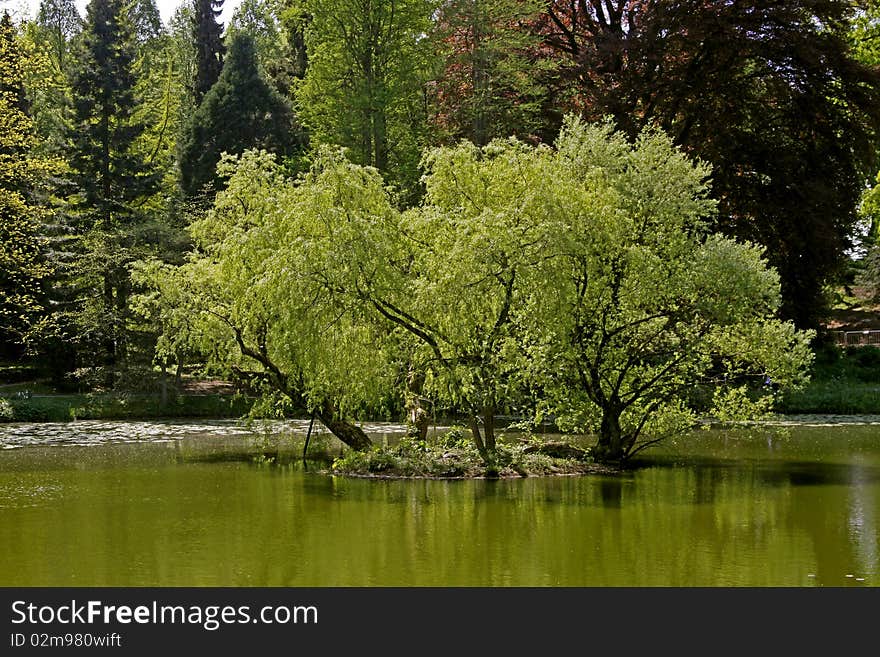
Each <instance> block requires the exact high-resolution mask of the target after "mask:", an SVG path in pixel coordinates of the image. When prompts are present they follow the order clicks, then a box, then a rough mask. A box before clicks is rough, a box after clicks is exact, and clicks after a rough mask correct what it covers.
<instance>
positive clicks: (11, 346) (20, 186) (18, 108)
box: [0, 13, 60, 356]
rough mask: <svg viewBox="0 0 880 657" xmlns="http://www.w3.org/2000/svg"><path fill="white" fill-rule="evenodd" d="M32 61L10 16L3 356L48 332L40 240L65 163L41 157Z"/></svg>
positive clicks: (0, 193)
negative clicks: (30, 87) (53, 184)
mask: <svg viewBox="0 0 880 657" xmlns="http://www.w3.org/2000/svg"><path fill="white" fill-rule="evenodd" d="M29 66H30V61H29V57H28V55H27V53H26V52H22V50H21V49H20V47H19V39H18V36H17V35H16V32H15V28H14V26H13V25H12V21H11V19H10V17H9V14H6V13H4V15H3V18H2V21H0V80H2V82H0V351H2V352H3V353H5V354H6V355H7V356H20V355H21V352H22V350H23V349H24V348H25V347H26V346H32V343H33V342H34V341H35V340H36V339H37V335H38V334H39V333H40V330H41V329H42V328H43V322H44V321H45V319H46V315H47V310H46V308H45V305H46V298H45V290H44V287H45V282H46V280H47V279H48V277H49V275H50V274H51V269H52V268H51V265H50V264H49V263H48V261H47V257H46V250H47V249H46V244H45V242H44V240H43V238H42V235H41V222H42V220H43V218H44V216H45V213H46V210H45V207H44V206H43V205H42V203H41V202H40V199H41V197H44V195H43V194H42V191H43V190H44V189H45V188H46V185H47V181H48V178H49V177H50V176H51V175H53V174H54V173H56V172H58V171H59V170H60V163H59V162H58V161H57V160H55V159H52V158H46V157H40V156H39V155H37V153H36V152H35V151H36V145H37V140H36V137H35V135H34V132H33V122H32V120H31V118H30V116H28V114H27V113H26V111H25V109H26V107H27V101H26V98H25V90H24V82H25V71H26V70H27V69H28V67H29Z"/></svg>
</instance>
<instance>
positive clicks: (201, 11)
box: [193, 0, 226, 105]
mask: <svg viewBox="0 0 880 657" xmlns="http://www.w3.org/2000/svg"><path fill="white" fill-rule="evenodd" d="M193 3H194V4H193V39H194V41H195V44H196V51H197V58H196V77H195V81H194V85H193V95H194V96H195V102H196V105H198V104H199V103H201V102H202V99H203V98H204V97H205V94H206V93H208V90H209V89H210V88H211V87H212V86H214V83H216V82H217V79H218V78H219V77H220V71H221V70H223V57H224V55H225V53H226V48H225V47H224V45H223V25H222V24H221V23H218V22H217V19H218V18H219V17H220V13H221V12H222V11H223V0H193Z"/></svg>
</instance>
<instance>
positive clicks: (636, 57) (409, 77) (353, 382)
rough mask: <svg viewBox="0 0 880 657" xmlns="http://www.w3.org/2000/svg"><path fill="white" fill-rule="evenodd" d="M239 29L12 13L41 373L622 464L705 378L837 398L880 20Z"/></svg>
mask: <svg viewBox="0 0 880 657" xmlns="http://www.w3.org/2000/svg"><path fill="white" fill-rule="evenodd" d="M221 8H222V0H221V1H220V2H217V1H216V0H193V1H192V2H190V1H189V0H185V1H184V2H183V3H182V4H181V6H180V7H179V8H178V9H177V11H176V13H175V14H174V17H173V18H172V19H171V21H170V22H169V24H167V25H164V24H163V23H162V21H161V20H160V17H159V12H158V10H157V8H156V5H155V3H154V2H153V0H133V1H131V2H129V1H126V0H92V1H91V2H90V3H89V5H88V7H87V10H86V15H85V16H80V15H79V14H78V12H77V10H76V7H75V5H74V2H73V0H43V1H42V3H41V5H40V9H39V13H38V15H37V16H36V18H35V19H33V20H30V19H28V20H16V18H15V17H14V16H10V14H9V13H6V14H4V16H3V18H2V23H0V69H2V71H0V85H2V86H0V140H2V142H0V259H2V263H3V266H2V270H0V359H2V360H3V361H5V362H6V363H9V364H15V365H17V366H20V365H22V364H24V365H27V366H28V367H29V368H31V370H32V371H35V372H37V373H39V374H40V375H41V376H46V377H50V378H51V379H52V381H53V382H54V384H55V385H56V386H59V387H64V386H68V387H72V388H77V389H84V388H85V389H92V390H94V389H105V390H112V389H116V388H120V387H124V386H131V385H133V383H132V382H133V381H134V382H136V383H137V382H139V383H140V384H141V385H147V382H148V381H149V380H150V376H153V375H155V374H156V372H158V371H161V372H162V374H163V375H164V373H165V372H173V371H180V369H181V368H182V367H184V366H185V365H187V364H189V363H200V364H203V365H204V366H205V367H207V368H213V370H212V371H213V373H215V374H220V375H222V376H223V377H226V378H234V379H235V380H236V381H238V382H240V383H241V384H242V385H246V386H250V387H251V388H253V389H261V390H263V391H270V392H267V395H266V397H265V403H266V404H267V405H272V404H277V405H278V408H281V409H284V408H299V409H307V410H309V411H312V412H315V413H316V414H317V415H318V416H319V417H321V419H322V420H323V421H324V422H325V423H326V424H328V426H331V425H334V423H335V424H336V425H338V426H336V427H335V432H336V433H337V435H340V436H341V437H343V439H344V440H345V442H347V443H348V444H350V445H352V446H355V447H359V448H362V447H363V446H364V444H365V443H364V440H366V437H365V436H363V435H361V434H358V433H357V431H355V430H356V427H354V426H353V425H350V424H348V423H346V422H344V420H343V418H344V417H346V416H347V415H351V414H357V413H372V414H376V413H385V414H392V415H393V414H394V413H398V412H402V410H403V409H404V408H405V409H407V411H408V412H409V413H410V416H411V419H412V421H413V423H414V424H416V425H418V424H419V423H420V422H423V417H424V412H425V411H424V409H423V408H421V403H422V402H423V401H425V400H431V403H442V404H445V405H446V407H448V408H454V409H457V410H459V411H463V412H466V413H467V415H468V416H469V417H471V418H472V420H473V422H472V429H473V433H474V438H475V441H476V443H477V446H478V447H479V449H480V451H481V452H482V453H484V454H491V452H492V450H493V449H494V436H493V432H492V421H491V418H492V417H493V415H494V414H496V413H498V412H502V411H520V410H522V409H528V410H529V411H530V412H531V413H532V414H533V415H534V414H536V415H537V416H540V415H541V414H542V413H546V414H549V415H552V416H553V417H555V418H557V420H558V421H559V422H560V423H561V424H562V425H563V426H566V427H568V428H571V429H573V430H592V431H596V432H597V433H600V434H601V435H602V436H603V437H604V439H605V443H604V447H603V449H607V450H608V452H609V453H610V454H611V455H612V456H613V457H618V458H619V457H620V456H621V455H628V454H630V453H632V452H633V451H634V450H636V449H638V446H637V445H638V444H640V443H638V442H637V440H638V439H640V437H644V436H647V437H648V438H647V441H648V442H650V436H652V435H661V434H663V433H664V431H666V430H667V429H668V428H669V427H670V426H678V425H679V424H681V423H686V421H688V420H689V419H691V418H692V412H695V409H697V408H698V407H699V406H700V404H701V403H704V402H705V400H702V399H695V398H694V396H695V395H697V393H695V392H694V391H695V387H694V383H695V382H704V383H707V384H708V383H718V382H724V383H728V382H732V383H736V384H737V385H739V384H744V382H745V384H748V385H749V386H751V387H749V390H752V389H754V388H755V387H756V386H755V385H754V382H755V381H758V382H759V383H762V384H765V387H766V388H768V389H772V387H774V386H776V385H778V384H781V383H785V382H796V381H797V380H799V379H801V378H802V374H803V372H802V370H803V368H804V366H805V364H806V363H808V361H809V355H808V350H807V348H806V340H807V339H808V338H809V337H810V334H809V333H808V332H806V330H808V329H813V328H816V327H817V326H818V322H819V321H820V319H821V318H822V317H823V315H824V313H825V311H826V310H827V307H828V304H829V302H830V298H831V297H830V290H832V289H834V288H835V287H836V286H838V285H840V284H842V283H847V282H851V277H852V275H853V271H854V265H855V268H856V269H858V268H859V267H861V269H862V270H863V272H862V273H861V274H860V276H861V277H862V279H861V280H862V282H864V283H865V284H866V285H867V286H868V287H870V286H871V285H873V286H874V289H880V273H878V272H880V266H878V265H877V263H878V262H880V255H878V253H880V251H878V248H877V247H876V246H875V242H876V241H877V239H878V231H880V227H878V219H880V200H878V199H880V191H878V190H877V189H875V188H874V185H875V184H876V182H877V175H878V170H880V158H878V154H880V153H878V146H880V133H878V128H880V2H877V1H876V0H865V1H861V2H849V1H843V0H791V1H786V2H776V1H770V0H759V1H756V2H732V1H729V0H683V1H680V2H679V1H660V0H601V1H600V0H595V1H592V0H589V1H588V0H581V1H577V2H575V1H568V0H565V1H554V0H493V1H491V2H490V1H484V0H244V1H243V2H242V4H241V5H240V6H239V7H238V9H237V10H236V12H235V14H234V16H233V17H232V20H231V22H230V24H229V25H228V26H224V25H221V24H220V23H219V22H218V17H219V15H220V10H221ZM340 149H341V150H340ZM573 218H575V219H573ZM579 222H580V223H579ZM707 290H711V291H712V294H707V293H706V291H707ZM713 295H714V296H713ZM548 318H549V320H548ZM539 319H540V321H538V320H539ZM795 328H797V329H800V330H803V331H796V330H795ZM756 345H757V347H756ZM560 373H563V374H560ZM136 383H135V384H136ZM758 387H760V386H758ZM745 390H746V387H732V388H730V389H729V390H727V391H726V392H724V393H719V394H716V399H715V401H718V402H724V403H723V404H722V406H724V407H725V408H731V409H736V408H738V407H743V406H747V405H749V404H759V405H760V400H758V401H756V400H755V399H754V398H753V397H754V395H752V396H751V397H749V396H748V395H747V394H746V393H745V392H744V391H745ZM701 394H702V393H701ZM705 394H707V395H709V396H711V392H709V393H705ZM273 395H275V396H273ZM277 395H281V397H282V398H283V401H280V399H281V398H279V397H277ZM719 395H720V396H719ZM697 396H699V395H697ZM747 397H748V398H747ZM340 423H341V424H340ZM331 428H333V427H332V426H331ZM641 444H647V443H641Z"/></svg>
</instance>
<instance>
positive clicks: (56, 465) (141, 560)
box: [0, 422, 880, 586]
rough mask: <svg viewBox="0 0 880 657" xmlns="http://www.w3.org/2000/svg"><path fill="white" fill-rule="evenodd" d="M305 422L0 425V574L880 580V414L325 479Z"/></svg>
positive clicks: (292, 579) (360, 580)
mask: <svg viewBox="0 0 880 657" xmlns="http://www.w3.org/2000/svg"><path fill="white" fill-rule="evenodd" d="M303 430H304V425H303V424H302V423H297V424H295V425H276V426H273V427H270V428H268V429H267V430H266V431H264V432H263V434H262V435H254V434H253V433H252V432H251V430H249V429H247V428H244V427H240V426H238V425H235V424H232V423H214V424H193V425H186V424H170V423H169V424H163V423H89V422H81V423H77V424H73V425H30V426H27V425H6V426H3V425H0V555H2V558H0V585H2V586H68V585H69V586H877V585H878V584H880V424H870V423H868V424H866V423H864V422H862V423H860V424H846V423H845V424H834V425H830V426H818V425H817V424H816V423H815V422H814V423H813V424H812V425H809V426H796V427H793V428H790V429H789V430H788V434H787V435H784V434H780V433H779V430H778V429H776V428H764V429H760V430H752V431H745V430H737V431H724V432H719V431H713V432H706V431H700V432H696V434H695V435H694V436H693V437H689V438H687V439H685V440H682V441H679V442H678V443H677V444H675V445H669V446H666V447H664V449H663V450H662V451H661V450H657V451H654V452H651V453H648V454H647V455H646V456H645V458H644V459H643V460H642V461H641V462H640V463H639V464H638V467H637V468H635V469H633V470H632V471H629V472H627V473H625V474H622V475H619V476H591V477H558V478H543V479H537V478H531V479H518V480H503V481H486V480H476V481H387V480H381V481H380V480H364V479H346V478H340V477H330V476H326V475H323V474H319V473H317V472H315V471H314V470H315V467H316V466H315V465H314V464H312V465H310V466H308V467H304V466H303V465H302V463H301V462H300V461H299V460H298V459H296V458H295V456H296V454H297V453H298V451H299V449H300V448H301V447H300V446H301V439H302V433H303ZM370 430H371V431H372V432H373V435H374V436H376V437H377V438H378V439H379V440H388V439H389V437H393V436H394V435H395V431H396V430H397V428H395V427H389V426H381V425H377V426H374V427H370ZM291 432H292V433H291ZM317 444H318V448H319V449H326V450H329V451H330V452H334V451H336V450H338V443H337V444H334V442H333V441H332V440H329V439H328V438H327V437H326V436H319V437H318V440H317ZM264 452H265V453H266V454H268V455H269V456H272V457H275V458H274V461H273V462H269V461H267V460H266V459H265V458H262V457H261V454H263V453H264Z"/></svg>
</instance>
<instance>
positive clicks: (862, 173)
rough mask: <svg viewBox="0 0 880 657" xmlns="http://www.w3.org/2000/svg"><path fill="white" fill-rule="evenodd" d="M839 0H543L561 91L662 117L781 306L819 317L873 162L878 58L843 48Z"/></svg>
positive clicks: (620, 113) (622, 115)
mask: <svg viewBox="0 0 880 657" xmlns="http://www.w3.org/2000/svg"><path fill="white" fill-rule="evenodd" d="M853 6H854V3H852V2H848V1H846V0H790V1H786V2H778V1H776V0H758V1H756V2H730V1H729V0H677V1H675V2H668V1H666V0H663V1H661V0H640V1H637V2H636V1H633V0H613V1H610V2H609V1H604V2H603V1H599V0H590V1H585V2H569V1H568V0H559V1H554V2H549V3H548V4H547V10H546V13H545V17H544V26H543V32H544V35H545V39H544V43H545V46H546V47H547V48H548V49H551V50H552V51H553V52H555V53H556V54H557V56H560V57H561V58H562V60H563V66H562V68H561V75H560V77H559V85H558V86H557V87H556V89H555V96H556V98H557V103H556V104H555V107H554V108H553V114H552V117H551V118H558V111H559V109H561V108H563V107H564V106H565V105H566V104H568V105H569V106H571V107H573V108H576V109H578V111H580V112H581V113H583V114H584V115H586V116H587V117H588V118H599V117H602V116H607V115H611V116H613V117H614V119H615V121H616V123H617V125H619V126H620V127H621V128H622V129H624V130H626V131H627V133H628V134H630V135H631V136H633V137H634V136H635V135H637V134H638V133H639V131H640V130H641V129H642V127H644V126H648V125H659V126H660V127H662V128H663V129H664V130H665V131H666V132H667V133H668V134H670V135H671V136H672V137H673V139H674V140H675V142H676V144H678V145H680V146H682V147H684V148H685V149H686V150H687V151H688V152H689V153H691V154H692V155H695V156H698V157H700V158H701V159H703V160H705V161H708V162H709V163H711V164H712V167H713V174H712V190H713V191H712V194H713V196H714V197H715V198H716V199H717V200H718V201H719V213H718V218H717V221H716V228H717V229H719V230H721V231H723V232H724V233H726V234H728V235H731V236H735V237H738V238H741V239H747V240H750V241H753V242H756V243H758V244H761V245H763V246H764V247H765V248H766V249H767V257H768V258H769V261H770V263H771V264H772V265H773V266H775V267H776V268H777V269H778V271H779V273H780V276H781V279H782V290H783V305H782V310H781V312H782V313H783V315H784V316H785V317H787V318H791V319H794V320H795V321H796V322H797V323H798V324H799V325H800V326H814V325H815V324H816V322H817V320H818V319H819V317H821V314H822V311H823V306H824V305H825V297H824V289H825V286H826V285H827V284H828V283H829V282H833V281H834V280H835V279H836V277H837V276H838V274H839V273H841V271H842V266H843V265H844V264H845V263H846V261H847V256H846V253H847V250H848V248H849V247H850V246H851V236H852V234H853V232H854V229H855V227H856V224H857V221H858V215H857V207H858V202H859V198H860V195H861V192H862V190H863V189H864V187H865V185H866V183H867V181H868V179H870V178H871V177H873V176H874V174H875V173H876V163H875V160H876V155H877V152H876V150H877V138H876V134H877V127H878V124H880V71H878V69H871V68H869V67H867V66H865V65H863V64H862V63H860V62H859V61H857V60H856V59H855V58H854V56H853V53H852V51H851V48H850V38H849V31H850V23H849V20H850V19H851V17H852V9H853Z"/></svg>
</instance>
